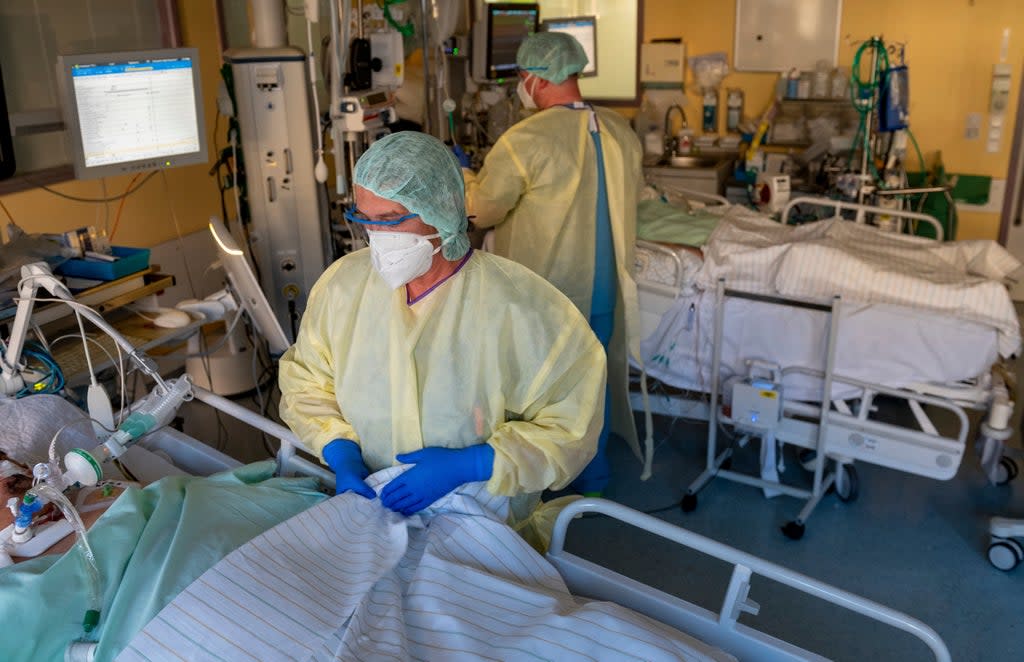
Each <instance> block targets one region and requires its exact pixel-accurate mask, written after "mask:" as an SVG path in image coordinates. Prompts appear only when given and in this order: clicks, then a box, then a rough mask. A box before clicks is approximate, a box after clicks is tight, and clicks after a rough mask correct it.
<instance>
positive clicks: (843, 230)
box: [696, 210, 1022, 357]
mask: <svg viewBox="0 0 1024 662" xmlns="http://www.w3.org/2000/svg"><path fill="white" fill-rule="evenodd" d="M704 257H705V260H704V266H703V268H702V269H701V271H700V273H699V274H698V276H697V280H696V285H697V287H698V288H699V289H702V290H705V291H713V290H714V288H715V284H716V282H717V281H718V280H719V279H720V278H724V279H725V280H726V282H727V283H728V286H729V287H730V288H733V289H736V290H741V291H745V292H757V293H764V294H779V295H783V296H791V297H798V298H805V299H818V300H822V299H827V298H829V297H832V296H836V295H838V296H841V297H843V298H844V299H847V300H850V301H857V302H859V303H865V304H875V303H887V304H896V305H900V306H906V307H910V308H915V309H919V310H928V311H933V312H938V313H942V314H945V315H947V316H952V317H956V318H958V319H961V320H969V321H972V322H978V323H981V324H985V325H988V326H992V327H994V328H995V329H997V330H998V332H999V353H1000V354H1001V355H1002V356H1004V357H1008V356H1011V355H1014V354H1016V353H1017V352H1018V351H1019V350H1020V345H1021V335H1020V325H1019V321H1018V318H1017V311H1016V309H1015V307H1014V305H1013V301H1012V300H1011V299H1010V296H1009V293H1008V291H1007V288H1006V286H1005V282H1007V281H1010V280H1013V279H1014V278H1016V277H1018V276H1019V275H1020V272H1021V270H1022V269H1021V263H1020V262H1019V261H1018V260H1017V259H1016V258H1014V257H1013V256H1012V255H1011V254H1010V253H1008V252H1007V251H1006V250H1005V249H1004V248H1003V247H1001V246H999V245H998V244H997V243H996V242H994V241H987V240H984V241H983V240H976V241H957V242H946V243H942V242H935V241H933V240H930V239H923V238H919V237H911V236H907V235H898V234H892V233H885V232H881V231H879V230H878V229H876V228H873V227H870V226H866V225H860V224H857V223H852V222H850V221H844V220H842V219H829V220H825V221H820V222H817V223H808V224H806V225H802V226H797V227H792V226H785V225H779V224H778V223H776V222H774V221H772V220H770V219H767V218H762V217H758V216H756V215H750V214H746V213H740V212H739V211H735V210H730V211H728V212H726V213H725V215H724V216H723V219H722V222H721V223H719V224H718V227H717V228H716V229H715V231H714V232H713V233H712V235H711V237H710V238H709V240H708V244H707V246H706V248H705V249H704Z"/></svg>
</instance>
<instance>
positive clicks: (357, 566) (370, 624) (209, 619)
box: [118, 467, 734, 662]
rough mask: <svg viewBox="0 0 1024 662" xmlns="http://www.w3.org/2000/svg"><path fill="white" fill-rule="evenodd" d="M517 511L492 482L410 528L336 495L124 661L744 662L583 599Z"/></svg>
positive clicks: (201, 583)
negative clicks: (511, 514)
mask: <svg viewBox="0 0 1024 662" xmlns="http://www.w3.org/2000/svg"><path fill="white" fill-rule="evenodd" d="M402 470H403V468H401V467H394V468H391V469H387V470H384V471H382V472H379V473H377V474H375V475H374V476H371V477H370V479H369V481H368V482H370V484H371V486H374V487H375V489H378V490H379V488H380V487H381V486H382V485H383V484H385V483H386V482H387V481H388V480H390V479H391V478H393V477H394V476H395V475H397V474H398V473H400V472H401V471H402ZM506 508H507V500H506V499H504V498H496V497H493V496H491V495H489V493H487V492H486V490H485V488H484V485H483V484H482V483H476V484H472V485H467V486H464V488H463V489H462V490H460V492H459V493H455V494H452V495H449V496H447V497H445V498H444V499H442V500H440V501H438V502H437V503H435V504H434V505H433V506H432V508H431V509H429V510H428V511H425V513H426V514H424V515H418V516H414V517H412V518H408V519H406V518H403V517H401V516H399V515H397V514H395V513H391V512H390V511H387V510H385V509H384V508H383V506H381V504H380V501H379V500H373V501H370V500H367V499H364V498H363V497H360V496H357V495H354V494H351V493H348V494H344V495H341V496H338V497H335V498H333V499H328V500H327V501H325V502H323V503H322V504H319V505H317V506H314V507H313V508H310V509H309V510H307V511H305V512H303V513H301V514H299V515H297V516H296V517H293V518H292V519H290V520H287V521H286V522H284V523H282V524H281V525H279V526H277V527H275V528H273V529H271V530H270V531H268V532H267V533H265V534H263V535H261V536H259V537H257V538H255V539H253V540H252V541H251V542H250V543H248V544H246V545H244V546H243V547H241V548H239V549H238V550H236V551H235V552H233V553H232V554H230V555H229V556H227V557H225V558H224V559H223V560H222V561H221V562H220V563H218V564H217V565H216V566H214V567H213V568H211V569H210V570H209V571H208V572H206V573H205V574H204V575H202V576H201V577H200V578H199V579H198V580H196V581H195V582H194V583H193V584H192V585H191V586H189V587H188V588H187V589H186V590H185V591H184V592H182V593H181V594H179V596H178V597H177V598H175V600H174V601H172V602H171V603H170V604H169V605H168V606H167V607H166V608H165V609H163V610H162V611H161V612H160V613H159V614H158V615H157V616H156V617H155V618H154V619H153V620H152V621H151V622H150V623H149V624H148V625H147V626H146V627H145V628H144V629H143V631H142V632H140V634H139V635H138V636H136V638H135V639H134V640H133V641H132V642H131V644H130V645H129V646H128V647H127V648H126V649H125V651H124V652H123V653H122V654H121V655H120V656H119V657H118V660H122V661H129V660H130V661H136V660H182V659H185V660H195V659H216V658H221V659H228V660H241V659H245V660H252V659H258V660H261V661H264V662H270V661H273V660H297V659H298V660H334V659H395V660H407V659H443V660H462V659H466V660H470V659H471V660H480V659H491V660H514V659H529V660H536V659H565V660H569V659H572V660H578V659H591V660H603V659H607V660H611V659H614V660H628V659H638V660H713V659H717V660H731V659H734V658H732V657H731V656H729V655H727V654H725V653H722V652H721V651H717V652H716V651H714V650H713V649H711V648H710V647H708V646H706V645H704V644H702V643H700V642H698V641H696V640H694V639H692V638H691V637H689V636H687V635H684V634H683V633H680V632H679V631H677V630H674V629H672V628H669V627H667V626H665V625H662V624H660V623H657V622H655V621H652V620H650V619H648V618H646V617H644V616H642V615H640V614H637V613H636V612H632V611H630V610H628V609H625V608H623V607H620V606H618V605H615V604H613V603H608V602H584V601H582V600H578V599H576V598H574V597H573V596H572V595H570V593H569V591H568V589H567V588H566V586H565V583H564V582H563V580H562V578H561V577H560V576H559V574H558V572H557V571H556V570H555V568H554V567H553V566H552V565H551V564H550V563H548V562H547V561H546V560H545V559H544V558H543V557H541V556H540V555H539V554H537V553H536V552H535V551H534V550H533V549H532V548H531V547H529V545H527V544H526V542H525V541H524V540H523V539H522V538H520V537H519V536H518V535H517V534H516V533H515V532H513V531H512V529H510V528H509V527H508V526H506V525H505V524H504V523H503V518H504V512H505V510H506Z"/></svg>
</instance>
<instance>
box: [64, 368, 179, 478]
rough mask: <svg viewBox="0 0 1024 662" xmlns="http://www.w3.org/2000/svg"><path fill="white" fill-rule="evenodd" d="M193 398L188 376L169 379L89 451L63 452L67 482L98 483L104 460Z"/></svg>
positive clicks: (167, 420)
mask: <svg viewBox="0 0 1024 662" xmlns="http://www.w3.org/2000/svg"><path fill="white" fill-rule="evenodd" d="M191 399H192V383H191V382H190V381H189V379H188V377H187V376H182V377H179V378H178V379H176V380H172V381H170V382H168V383H167V385H166V388H164V387H161V386H159V385H158V386H157V387H156V388H155V389H154V390H153V392H152V393H150V394H149V395H148V396H146V397H145V398H144V399H143V400H142V401H141V402H140V403H139V407H138V409H136V411H134V412H132V413H131V414H130V415H129V416H128V418H126V419H125V420H124V422H122V423H121V425H120V426H119V427H118V429H117V430H116V431H115V432H114V433H113V434H111V435H110V436H109V437H107V440H106V441H104V442H103V443H102V444H100V445H98V446H96V447H95V448H93V449H91V450H88V451H87V450H84V449H81V448H73V449H71V451H69V452H68V454H67V455H65V456H64V466H65V467H66V470H67V471H66V473H65V474H64V480H65V481H66V482H67V484H68V485H74V484H75V483H78V484H79V485H83V486H85V485H95V484H96V483H97V482H99V481H100V479H102V478H103V469H102V468H101V465H102V464H103V463H104V462H106V461H107V460H112V459H116V458H118V457H120V456H121V455H122V454H123V453H124V452H125V451H126V450H127V449H128V447H129V446H131V445H132V444H133V443H135V442H136V441H138V440H139V439H140V438H141V437H142V436H143V435H145V434H146V433H148V432H151V431H152V430H155V429H157V428H159V427H161V426H163V425H166V424H167V423H169V422H170V421H171V419H172V418H173V417H174V414H175V412H177V411H178V407H179V406H181V403H182V402H186V401H188V400H191Z"/></svg>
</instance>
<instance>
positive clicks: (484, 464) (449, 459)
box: [380, 444, 494, 517]
mask: <svg viewBox="0 0 1024 662" xmlns="http://www.w3.org/2000/svg"><path fill="white" fill-rule="evenodd" d="M395 459H396V460H398V461H399V462H402V463H404V464H413V465H415V466H413V467H412V468H410V469H408V470H406V472H405V473H403V474H402V475H401V476H398V477H397V478H395V479H394V480H392V481H391V482H390V483H388V484H387V485H386V486H385V487H384V489H383V490H381V493H380V502H381V503H382V504H384V506H385V507H386V508H389V509H391V510H393V511H395V512H397V513H402V514H403V515H405V516H406V517H408V516H409V515H413V514H415V513H418V512H420V511H421V510H423V509H424V508H426V507H427V506H429V505H430V504H432V503H434V502H435V501H437V500H438V499H440V498H441V497H443V496H444V495H446V494H448V493H449V492H451V491H452V490H454V489H455V488H456V487H458V486H460V485H463V484H465V483H474V482H476V481H481V480H487V479H488V478H490V477H491V472H492V471H493V470H494V448H493V447H492V446H491V445H490V444H477V445H475V446H467V447H466V448H437V447H434V448H424V449H423V450H418V451H415V452H412V453H404V454H402V455H396V456H395Z"/></svg>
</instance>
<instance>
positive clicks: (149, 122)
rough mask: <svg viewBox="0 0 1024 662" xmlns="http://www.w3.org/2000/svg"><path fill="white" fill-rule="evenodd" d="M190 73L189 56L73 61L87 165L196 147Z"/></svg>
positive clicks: (76, 99)
mask: <svg viewBox="0 0 1024 662" xmlns="http://www.w3.org/2000/svg"><path fill="white" fill-rule="evenodd" d="M194 73H195V72H194V70H193V67H192V62H191V60H190V59H189V58H175V59H170V60H156V61H149V62H133V63H128V64H108V65H77V66H75V67H74V69H73V70H72V72H71V74H72V80H73V83H74V93H75V104H76V107H77V109H78V122H79V125H80V127H81V133H82V151H83V154H84V156H85V165H86V167H95V166H101V165H108V164H112V163H123V162H126V161H137V160H140V159H147V158H159V157H167V156H174V155H178V154H189V153H192V152H196V151H198V150H199V149H200V136H199V123H198V121H197V117H196V102H195V87H194V81H193V78H192V77H193V75H194Z"/></svg>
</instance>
